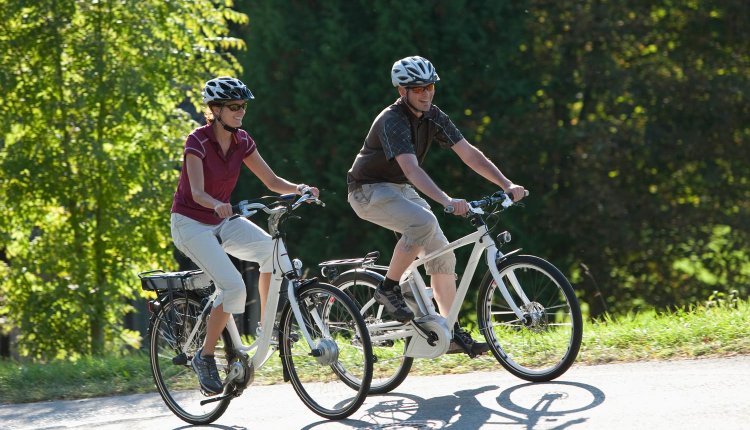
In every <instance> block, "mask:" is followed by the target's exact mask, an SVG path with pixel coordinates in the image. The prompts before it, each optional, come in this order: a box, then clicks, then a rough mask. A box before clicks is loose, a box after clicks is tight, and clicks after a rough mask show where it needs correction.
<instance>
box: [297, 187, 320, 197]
mask: <svg viewBox="0 0 750 430" xmlns="http://www.w3.org/2000/svg"><path fill="white" fill-rule="evenodd" d="M308 191H309V192H310V193H311V194H312V195H313V197H315V198H318V196H319V195H320V190H319V189H318V188H317V187H313V186H311V185H307V184H299V185H297V194H299V195H302V194H304V193H305V192H308Z"/></svg>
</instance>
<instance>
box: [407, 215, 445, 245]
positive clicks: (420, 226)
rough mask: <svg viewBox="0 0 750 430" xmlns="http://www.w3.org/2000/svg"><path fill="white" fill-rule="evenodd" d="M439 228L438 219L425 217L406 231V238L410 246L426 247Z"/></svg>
mask: <svg viewBox="0 0 750 430" xmlns="http://www.w3.org/2000/svg"><path fill="white" fill-rule="evenodd" d="M437 228H438V223H437V219H436V218H434V217H432V218H429V217H425V218H423V219H421V220H419V222H417V223H414V224H411V225H409V226H408V227H406V229H404V238H406V242H407V244H409V245H416V246H425V245H426V244H427V243H429V242H430V241H431V240H432V238H433V236H434V235H435V231H436V230H437Z"/></svg>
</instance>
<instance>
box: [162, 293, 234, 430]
mask: <svg viewBox="0 0 750 430" xmlns="http://www.w3.org/2000/svg"><path fill="white" fill-rule="evenodd" d="M202 310H203V305H202V304H201V302H200V301H198V300H197V299H195V298H188V297H175V298H174V299H173V300H171V301H169V302H166V303H163V304H162V306H161V309H160V310H159V311H158V312H157V313H156V315H154V316H153V317H152V319H151V322H150V323H149V335H150V339H149V352H150V354H149V356H150V362H151V373H152V375H153V377H154V383H155V384H156V389H157V390H158V391H159V394H160V395H161V397H162V399H164V403H165V404H166V405H167V407H168V408H169V409H170V410H171V411H172V412H173V413H174V414H175V415H177V416H178V417H179V418H180V419H181V420H183V421H185V422H188V423H190V424H208V423H211V422H214V421H216V420H217V419H218V418H219V417H221V415H222V414H223V413H224V412H225V411H226V409H227V407H228V406H229V402H230V401H231V398H226V399H223V400H220V401H217V402H212V403H208V404H206V405H201V404H200V402H201V401H203V400H206V398H207V397H206V396H205V395H204V394H203V393H202V392H201V391H200V383H199V381H198V376H197V375H196V374H195V372H194V371H193V369H192V368H191V366H190V360H191V359H192V357H193V356H194V354H195V352H196V351H197V350H198V349H199V348H200V347H201V345H202V344H203V339H204V337H205V321H201V319H200V316H201V311H202ZM186 311H187V312H186ZM196 323H199V324H203V327H202V328H201V329H200V331H199V333H198V334H199V335H198V336H196V338H195V339H194V340H193V342H192V344H191V345H190V346H188V347H187V348H183V347H184V342H185V340H186V339H185V338H186V337H187V336H188V335H189V334H190V331H191V330H192V329H193V327H194V325H195V324H196ZM232 350H233V349H232V341H231V338H230V337H229V332H228V331H227V330H226V329H225V330H224V332H223V333H222V336H221V337H220V339H219V343H218V344H217V346H216V351H215V357H216V364H217V367H218V369H219V373H220V374H221V375H222V376H223V377H224V376H226V371H227V363H228V357H230V355H231V351H232ZM182 351H185V352H186V355H184V356H181V355H180V354H181V353H182ZM175 360H176V362H175Z"/></svg>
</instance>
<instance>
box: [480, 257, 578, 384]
mask: <svg viewBox="0 0 750 430" xmlns="http://www.w3.org/2000/svg"><path fill="white" fill-rule="evenodd" d="M497 268H498V271H499V272H500V275H501V277H502V282H503V283H504V284H505V286H506V287H507V288H508V292H509V293H510V296H511V298H512V299H513V301H514V302H515V304H516V306H518V307H519V308H520V309H521V310H522V311H523V312H524V314H525V315H526V316H527V321H526V322H525V323H524V322H523V321H521V320H520V319H519V318H518V317H517V316H516V314H515V313H513V310H512V309H511V308H510V306H509V305H508V303H507V302H506V301H505V299H504V298H503V296H502V294H501V293H500V289H499V287H498V285H497V283H496V282H495V280H494V278H493V277H492V273H490V272H489V271H488V272H487V274H486V275H485V277H484V279H483V280H482V284H481V287H480V290H479V301H478V302H477V315H478V317H479V329H480V331H481V332H482V334H484V336H485V338H486V339H487V342H488V343H489V345H490V348H491V350H492V353H493V354H494V356H495V358H496V359H497V360H498V361H499V362H500V364H502V365H503V367H505V368H506V369H507V370H508V371H509V372H510V373H512V374H513V375H515V376H517V377H519V378H521V379H525V380H527V381H533V382H541V381H550V380H552V379H555V378H557V377H558V376H560V375H562V374H563V373H565V371H566V370H568V368H569V367H570V366H571V365H572V364H573V362H574V361H575V359H576V357H577V356H578V350H579V348H580V346H581V337H582V334H583V323H582V318H581V309H580V307H579V305H578V300H577V299H576V296H575V293H574V292H573V287H571V286H570V283H569V282H568V280H567V279H566V278H565V276H564V275H563V274H562V273H561V272H560V271H559V270H558V269H557V268H556V267H555V266H553V265H552V264H550V263H549V262H547V261H545V260H543V259H541V258H539V257H534V256H531V255H517V256H516V255H514V256H510V257H508V258H507V259H505V260H503V261H501V262H500V263H498V265H497ZM514 286H515V287H519V288H520V289H522V290H523V293H524V294H525V295H526V297H527V298H528V299H529V301H530V303H528V304H527V305H524V302H523V301H522V299H521V297H520V296H519V294H518V292H517V291H516V289H515V288H514Z"/></svg>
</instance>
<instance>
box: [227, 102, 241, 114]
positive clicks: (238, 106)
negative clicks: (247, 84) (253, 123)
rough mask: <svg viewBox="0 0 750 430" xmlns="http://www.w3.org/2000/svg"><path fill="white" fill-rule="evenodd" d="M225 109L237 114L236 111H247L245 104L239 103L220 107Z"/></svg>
mask: <svg viewBox="0 0 750 430" xmlns="http://www.w3.org/2000/svg"><path fill="white" fill-rule="evenodd" d="M222 106H224V107H226V108H227V109H229V110H231V111H232V112H237V111H238V110H240V109H242V110H246V109H247V102H245V103H240V104H231V105H222Z"/></svg>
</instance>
